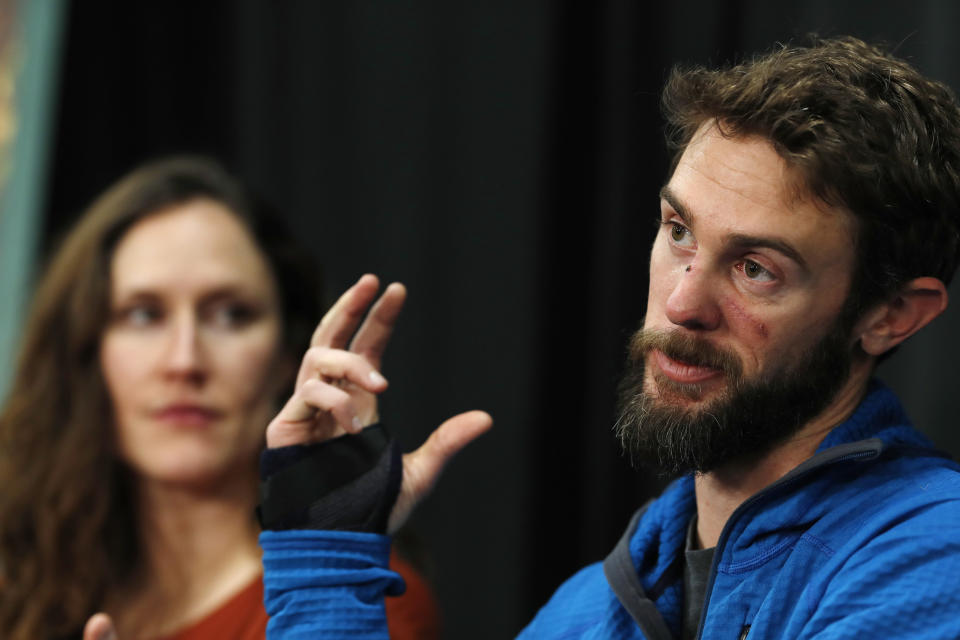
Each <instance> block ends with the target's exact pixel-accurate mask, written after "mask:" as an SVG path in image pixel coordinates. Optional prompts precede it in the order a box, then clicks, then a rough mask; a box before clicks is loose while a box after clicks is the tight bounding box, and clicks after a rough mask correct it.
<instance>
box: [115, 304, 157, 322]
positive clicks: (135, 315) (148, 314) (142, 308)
mask: <svg viewBox="0 0 960 640" xmlns="http://www.w3.org/2000/svg"><path fill="white" fill-rule="evenodd" d="M162 316H163V313H162V312H161V311H160V310H159V309H157V308H156V307H151V306H147V305H138V306H135V307H130V308H128V309H125V310H123V311H122V312H121V313H120V319H121V320H122V321H123V322H124V323H125V324H128V325H130V326H132V327H149V326H151V325H153V324H155V323H156V322H157V321H158V320H160V318H161V317H162Z"/></svg>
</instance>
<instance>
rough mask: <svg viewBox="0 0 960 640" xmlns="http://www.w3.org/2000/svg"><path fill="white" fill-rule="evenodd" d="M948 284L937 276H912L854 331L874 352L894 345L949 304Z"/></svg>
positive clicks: (868, 350) (861, 342)
mask: <svg viewBox="0 0 960 640" xmlns="http://www.w3.org/2000/svg"><path fill="white" fill-rule="evenodd" d="M947 300H948V296H947V288H946V287H945V286H944V284H943V282H941V281H940V280H939V279H937V278H916V279H915V280H911V281H910V282H908V283H907V284H906V285H904V286H903V288H902V289H901V290H900V292H899V293H898V294H897V295H896V296H895V297H894V298H893V299H892V300H890V301H889V302H885V303H883V304H881V305H878V306H877V307H875V308H873V309H871V310H870V311H868V312H867V313H866V314H864V316H863V318H861V319H860V321H859V322H858V323H857V325H856V327H855V328H854V335H859V336H860V346H861V347H862V348H863V350H864V351H865V352H867V353H868V354H870V355H872V356H879V355H881V354H882V353H884V352H886V351H889V350H890V349H892V348H894V347H895V346H897V345H898V344H900V343H901V342H903V341H904V340H906V339H907V338H909V337H910V336H912V335H913V334H914V333H916V332H917V331H919V330H920V329H922V328H923V327H925V326H926V325H927V324H928V323H929V322H930V321H931V320H933V319H934V318H936V317H937V316H938V315H940V314H941V313H943V310H944V309H946V308H947Z"/></svg>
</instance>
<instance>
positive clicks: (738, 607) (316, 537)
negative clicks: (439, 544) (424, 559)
mask: <svg viewBox="0 0 960 640" xmlns="http://www.w3.org/2000/svg"><path fill="white" fill-rule="evenodd" d="M694 509H695V505H694V493H693V479H692V477H689V476H688V477H684V478H681V479H679V480H677V481H676V482H674V483H673V484H672V485H671V486H670V487H669V488H668V489H667V491H666V492H665V493H664V494H663V495H662V496H661V497H660V498H659V499H657V500H656V501H654V502H653V503H651V504H650V505H649V506H648V507H647V508H645V510H643V511H642V513H640V514H639V515H638V517H636V518H635V519H634V521H633V522H632V523H631V526H630V528H629V529H628V531H627V533H626V534H625V536H624V539H623V540H622V541H621V543H620V544H619V545H618V547H617V548H616V549H615V550H614V551H613V552H612V553H611V554H610V556H609V557H608V558H607V560H606V561H605V562H604V563H602V564H601V563H598V564H594V565H591V566H589V567H586V568H585V569H583V570H582V571H580V572H579V573H577V574H576V575H574V576H573V577H572V578H570V579H569V580H568V581H567V582H566V583H564V584H563V585H562V586H561V587H560V589H559V590H557V592H556V593H555V594H554V596H553V597H552V598H551V600H550V601H549V602H548V603H547V604H546V605H545V606H544V607H543V608H542V609H541V610H540V612H539V613H538V614H537V616H536V617H535V618H534V620H533V621H532V622H531V623H530V624H529V626H527V628H526V629H524V630H523V632H522V633H521V634H520V637H521V638H525V639H528V638H530V639H532V638H557V639H560V638H582V639H587V638H597V639H600V638H624V639H626V638H645V639H646V640H667V639H669V638H676V637H679V633H680V624H681V616H682V607H683V593H682V590H683V565H682V558H683V546H684V541H685V537H684V536H685V531H686V526H687V523H688V522H689V520H690V517H691V516H692V515H693V512H694ZM261 545H262V546H263V549H264V568H265V578H264V584H265V587H266V591H265V602H266V607H267V612H268V613H269V614H270V616H271V620H270V624H269V626H268V629H267V634H268V637H269V638H273V639H277V638H307V637H318V635H320V633H321V631H322V636H323V637H331V638H332V637H350V638H387V632H386V620H385V617H384V615H383V605H382V595H383V594H384V593H385V592H386V593H391V592H396V591H398V590H401V589H402V588H403V587H402V581H401V580H400V578H399V576H397V575H396V574H394V573H392V572H390V571H389V570H387V569H386V567H387V558H388V550H389V539H388V538H386V537H384V536H379V535H375V534H359V533H344V532H325V531H287V532H264V533H263V534H262V535H261ZM698 637H699V638H702V639H704V640H721V639H724V640H727V639H729V640H736V639H741V638H747V637H749V638H751V639H753V638H757V639H760V638H764V639H766V638H816V639H827V638H830V639H833V638H851V639H852V638H916V639H920V638H924V639H926V638H931V639H932V638H938V639H940V638H954V639H955V638H960V467H958V465H957V464H956V463H954V462H952V461H950V460H949V459H947V458H946V457H944V456H943V455H942V454H939V453H938V452H936V451H935V450H934V449H933V448H932V446H931V445H930V444H929V442H928V441H927V440H926V439H925V438H924V437H923V436H922V435H920V434H919V433H918V432H916V431H915V430H914V429H913V428H912V427H910V425H909V422H908V419H907V418H906V416H905V415H904V413H903V410H902V409H901V407H900V404H899V402H898V401H897V399H896V397H895V396H894V395H893V394H892V393H891V392H890V391H889V390H888V389H886V388H885V387H883V386H882V385H880V384H878V383H874V384H873V385H872V386H871V389H870V391H869V393H868V395H867V396H866V398H865V399H864V401H863V402H862V403H861V404H860V406H859V407H858V409H857V411H856V412H855V413H854V414H853V416H851V417H850V419H849V420H847V421H846V422H844V423H843V424H841V425H839V426H838V427H836V428H835V429H833V430H832V431H831V432H830V434H829V435H828V436H827V438H826V439H825V440H824V442H823V443H822V444H821V446H820V448H819V449H818V452H817V454H816V455H815V456H814V457H813V458H811V459H810V460H808V461H806V462H805V463H803V464H802V465H800V466H799V467H797V468H796V469H794V470H793V471H791V472H790V473H789V474H787V475H786V476H784V477H783V478H781V479H780V480H779V481H777V482H776V483H774V484H773V485H771V486H770V487H768V488H766V489H764V490H763V491H761V492H760V493H758V494H756V495H755V496H753V497H752V498H750V499H749V500H747V501H746V502H745V503H744V504H743V505H741V506H740V507H739V508H738V509H737V510H736V512H734V514H733V516H732V517H731V518H730V520H729V521H728V522H727V524H726V526H725V527H724V530H723V532H722V534H721V536H720V541H719V543H718V545H717V549H716V552H715V554H714V561H713V568H712V570H711V577H710V584H709V585H708V589H707V600H706V602H705V603H704V607H703V616H702V618H701V623H700V631H699V635H698Z"/></svg>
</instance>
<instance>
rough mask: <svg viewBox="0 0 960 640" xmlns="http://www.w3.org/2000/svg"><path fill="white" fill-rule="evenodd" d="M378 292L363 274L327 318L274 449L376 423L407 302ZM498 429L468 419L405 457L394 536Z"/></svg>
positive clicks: (282, 417) (279, 420) (395, 287)
mask: <svg viewBox="0 0 960 640" xmlns="http://www.w3.org/2000/svg"><path fill="white" fill-rule="evenodd" d="M378 288H379V281H378V280H377V278H376V276H373V275H370V274H367V275H364V276H363V277H361V278H360V280H358V281H357V283H356V284H354V285H353V286H352V287H350V288H349V289H347V291H346V292H345V293H344V294H343V295H342V296H340V298H339V299H338V300H337V302H336V303H335V304H334V305H333V306H332V307H331V308H330V310H329V311H328V312H327V313H326V315H324V317H323V319H322V320H321V321H320V324H319V325H318V326H317V329H316V331H315V332H314V334H313V338H312V339H311V343H310V349H309V350H308V351H307V353H306V355H305V356H304V358H303V361H302V363H301V366H300V371H299V373H298V375H297V382H296V387H295V389H294V393H293V396H292V397H291V398H290V400H289V401H288V402H287V404H286V405H284V407H283V409H281V411H280V413H279V414H277V416H276V417H275V418H274V419H273V421H271V422H270V425H269V426H268V427H267V446H268V447H282V446H289V445H296V444H310V443H316V442H321V441H324V440H328V439H330V438H334V437H337V436H340V435H343V434H346V433H358V432H359V431H360V430H361V429H363V427H365V426H368V425H371V424H373V423H375V422H377V421H378V419H379V415H378V411H377V394H379V393H381V392H382V391H384V390H385V389H386V388H387V381H386V379H384V377H383V376H382V375H381V373H380V367H381V364H382V360H383V354H384V351H385V350H386V347H387V343H388V342H389V340H390V335H391V333H392V332H393V328H394V326H395V325H396V321H397V317H398V316H399V314H400V310H401V309H402V307H403V303H404V300H405V299H406V288H405V287H404V286H403V285H402V284H400V283H397V282H395V283H393V284H391V285H389V286H388V287H387V288H386V289H385V290H384V292H383V295H381V296H380V299H379V300H377V301H376V302H375V303H374V299H375V298H376V294H377V290H378ZM371 303H372V304H373V306H372V307H371ZM368 309H369V313H367V310H368ZM361 322H362V324H361ZM357 327H359V329H358V328H357ZM492 424H493V421H492V419H491V418H490V416H489V415H488V414H486V413H484V412H483V411H470V412H467V413H462V414H460V415H457V416H454V417H452V418H450V419H449V420H447V421H446V422H444V423H443V424H442V425H440V426H439V427H438V428H437V429H436V430H435V431H434V432H433V433H432V434H431V436H430V437H429V438H428V439H427V441H426V442H425V443H424V444H423V445H422V446H421V447H420V448H419V449H417V450H416V451H414V452H412V453H409V454H406V455H404V456H403V480H402V484H401V487H400V493H399V496H398V497H397V501H396V503H395V506H394V509H393V511H392V512H391V514H390V519H389V525H388V530H389V531H390V532H393V531H395V530H396V529H398V528H399V527H400V526H401V525H402V524H403V522H404V521H405V520H406V518H407V517H408V516H409V515H410V512H411V511H412V510H413V508H414V506H416V504H417V503H419V502H420V500H422V499H423V498H424V497H425V496H426V494H427V493H429V492H430V490H431V489H432V488H433V485H434V484H435V483H436V480H437V478H438V477H439V475H440V472H441V471H442V470H443V467H444V465H445V464H446V463H447V461H448V460H449V459H450V458H451V457H452V456H453V455H454V454H455V453H457V452H458V451H459V450H460V449H462V448H463V447H464V446H466V445H467V444H468V443H469V442H470V441H471V440H473V439H474V438H476V437H477V436H479V435H480V434H481V433H484V432H485V431H487V430H488V429H489V428H490V427H491V426H492Z"/></svg>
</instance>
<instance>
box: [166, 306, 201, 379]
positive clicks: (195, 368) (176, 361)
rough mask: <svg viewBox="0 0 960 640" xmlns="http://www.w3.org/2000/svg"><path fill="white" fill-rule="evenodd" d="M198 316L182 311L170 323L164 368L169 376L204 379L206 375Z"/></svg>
mask: <svg viewBox="0 0 960 640" xmlns="http://www.w3.org/2000/svg"><path fill="white" fill-rule="evenodd" d="M200 338H201V336H200V331H199V326H198V322H197V319H196V317H195V316H194V314H193V313H188V312H180V313H178V314H177V315H176V316H175V317H174V318H173V322H172V323H171V325H170V335H169V343H168V345H167V353H166V357H165V359H164V369H165V371H166V374H167V375H168V376H169V377H173V378H181V379H186V380H189V381H192V382H199V381H202V380H203V378H204V377H205V371H204V357H203V345H202V344H201V339H200Z"/></svg>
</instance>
